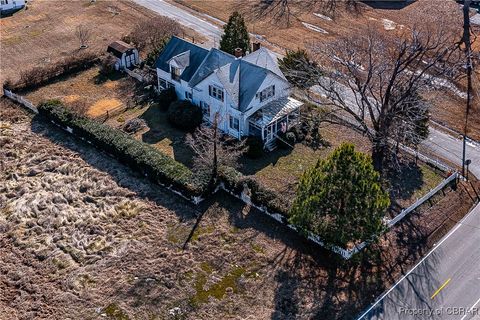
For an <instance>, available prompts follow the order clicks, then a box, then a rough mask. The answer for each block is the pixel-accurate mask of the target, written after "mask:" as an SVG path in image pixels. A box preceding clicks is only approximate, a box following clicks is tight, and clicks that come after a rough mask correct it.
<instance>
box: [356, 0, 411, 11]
mask: <svg viewBox="0 0 480 320" xmlns="http://www.w3.org/2000/svg"><path fill="white" fill-rule="evenodd" d="M362 2H363V3H365V4H366V5H368V6H370V7H372V8H373V9H384V10H401V9H403V8H405V7H407V6H408V5H410V4H412V3H414V2H415V0H404V1H388V0H387V1H385V0H383V1H381V0H362Z"/></svg>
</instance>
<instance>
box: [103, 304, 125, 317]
mask: <svg viewBox="0 0 480 320" xmlns="http://www.w3.org/2000/svg"><path fill="white" fill-rule="evenodd" d="M104 312H105V314H106V315H107V316H108V317H110V318H111V319H115V320H129V319H130V318H129V317H128V315H127V314H126V313H125V311H123V310H122V309H121V308H120V307H119V306H117V305H116V304H115V303H111V304H109V305H108V306H107V307H106V308H105V309H104Z"/></svg>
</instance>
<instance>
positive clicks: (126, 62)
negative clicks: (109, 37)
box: [107, 41, 140, 70]
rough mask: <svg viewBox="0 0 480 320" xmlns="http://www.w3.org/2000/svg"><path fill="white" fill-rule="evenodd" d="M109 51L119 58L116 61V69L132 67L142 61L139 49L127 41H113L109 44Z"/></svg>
mask: <svg viewBox="0 0 480 320" xmlns="http://www.w3.org/2000/svg"><path fill="white" fill-rule="evenodd" d="M107 52H109V53H111V54H112V55H113V56H114V57H115V58H117V62H115V69H116V70H121V69H125V68H131V67H133V66H135V65H137V64H139V63H140V58H139V56H138V50H137V49H136V48H135V47H133V46H132V45H129V44H128V43H126V42H123V41H115V42H112V43H111V44H110V45H109V46H108V48H107Z"/></svg>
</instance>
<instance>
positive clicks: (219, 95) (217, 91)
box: [208, 85, 223, 102]
mask: <svg viewBox="0 0 480 320" xmlns="http://www.w3.org/2000/svg"><path fill="white" fill-rule="evenodd" d="M208 94H209V95H210V97H214V98H215V99H217V100H220V101H222V102H223V89H222V88H219V87H217V86H213V85H211V86H208Z"/></svg>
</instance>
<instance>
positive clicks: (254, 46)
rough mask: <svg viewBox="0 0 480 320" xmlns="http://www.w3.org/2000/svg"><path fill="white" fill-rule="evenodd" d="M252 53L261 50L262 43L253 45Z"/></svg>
mask: <svg viewBox="0 0 480 320" xmlns="http://www.w3.org/2000/svg"><path fill="white" fill-rule="evenodd" d="M252 49H253V50H252V52H255V51H257V50H258V49H260V42H254V43H252Z"/></svg>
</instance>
